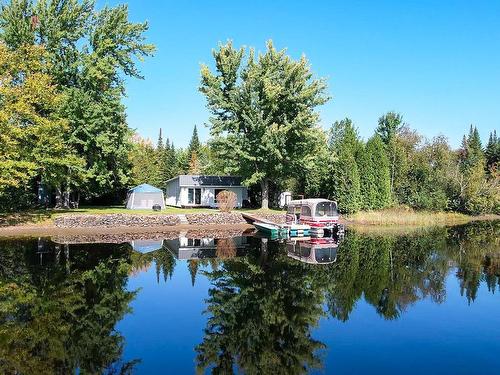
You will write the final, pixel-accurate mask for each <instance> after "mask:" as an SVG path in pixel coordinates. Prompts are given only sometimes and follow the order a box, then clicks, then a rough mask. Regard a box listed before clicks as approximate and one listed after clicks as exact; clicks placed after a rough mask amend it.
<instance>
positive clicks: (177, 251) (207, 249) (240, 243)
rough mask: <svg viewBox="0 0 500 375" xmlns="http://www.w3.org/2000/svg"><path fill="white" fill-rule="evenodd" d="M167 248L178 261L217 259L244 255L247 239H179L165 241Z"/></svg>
mask: <svg viewBox="0 0 500 375" xmlns="http://www.w3.org/2000/svg"><path fill="white" fill-rule="evenodd" d="M164 245H165V247H166V248H167V249H168V250H170V252H171V253H172V255H173V256H174V257H176V258H177V259H181V260H187V259H203V258H216V257H218V256H222V255H223V254H224V255H226V256H227V254H228V253H231V254H232V253H234V254H233V255H234V256H240V255H243V253H244V252H245V250H246V248H247V246H248V239H247V237H233V238H187V237H179V238H176V239H174V240H165V242H164Z"/></svg>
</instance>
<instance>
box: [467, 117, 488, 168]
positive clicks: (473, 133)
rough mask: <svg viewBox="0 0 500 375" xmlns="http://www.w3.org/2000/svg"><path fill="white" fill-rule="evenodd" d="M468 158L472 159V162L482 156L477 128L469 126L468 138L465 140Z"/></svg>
mask: <svg viewBox="0 0 500 375" xmlns="http://www.w3.org/2000/svg"><path fill="white" fill-rule="evenodd" d="M467 145H468V157H469V158H472V159H473V162H475V161H477V160H478V159H479V158H482V157H483V156H484V154H483V147H482V144H481V137H480V136H479V132H478V130H477V128H476V127H475V126H474V127H473V126H472V125H471V126H470V131H469V136H468V138H467Z"/></svg>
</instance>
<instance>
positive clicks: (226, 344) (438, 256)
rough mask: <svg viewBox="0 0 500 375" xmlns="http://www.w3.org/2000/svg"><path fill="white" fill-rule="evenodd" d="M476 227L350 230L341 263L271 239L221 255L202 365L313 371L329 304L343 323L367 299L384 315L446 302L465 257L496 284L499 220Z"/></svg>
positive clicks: (467, 266)
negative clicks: (314, 332) (316, 259)
mask: <svg viewBox="0 0 500 375" xmlns="http://www.w3.org/2000/svg"><path fill="white" fill-rule="evenodd" d="M472 227H473V228H474V229H471V228H472ZM472 227H471V226H468V227H467V228H469V229H467V231H466V232H464V230H465V228H461V229H460V228H455V229H447V228H438V229H432V230H425V231H422V232H417V233H413V234H409V235H403V236H396V235H392V236H377V235H375V236H365V235H360V234H357V233H356V232H349V233H348V234H347V236H346V238H345V239H344V241H343V242H342V243H340V245H339V248H338V252H337V261H336V262H335V263H333V264H328V265H308V264H305V263H302V262H299V261H295V260H293V259H291V258H288V257H285V256H284V254H285V253H286V250H285V249H281V248H280V246H281V245H278V244H276V243H272V242H268V243H267V244H266V243H264V242H263V243H262V246H261V245H259V249H254V252H253V253H250V254H249V255H248V256H247V257H245V258H232V259H226V260H224V261H219V262H218V267H216V266H214V265H213V266H212V270H211V271H207V272H206V275H207V276H208V277H209V279H210V280H211V282H212V288H211V289H210V292H209V296H210V297H209V299H208V300H207V304H208V309H207V310H208V312H209V314H210V317H209V320H208V323H207V327H206V330H205V337H204V340H203V342H202V343H201V344H200V345H199V346H198V347H197V352H198V355H197V360H198V366H199V370H200V371H203V370H204V369H207V368H211V369H212V371H213V373H231V372H232V371H233V370H236V369H241V370H242V372H245V373H250V374H253V373H280V372H283V373H302V372H306V370H307V368H309V367H314V366H319V365H320V361H319V359H318V357H317V350H318V349H320V348H322V347H323V345H322V344H321V343H319V342H317V341H315V340H314V339H313V338H312V337H311V335H310V327H311V326H314V325H315V324H316V323H317V321H318V319H319V317H320V316H321V315H322V313H323V306H322V304H323V302H326V306H327V307H328V312H329V313H330V315H332V316H333V317H335V318H337V319H339V320H341V321H346V320H348V319H349V315H350V313H351V312H352V311H353V309H354V307H355V305H356V302H357V301H358V300H359V299H360V298H361V297H363V298H364V299H365V300H366V302H367V303H369V304H371V305H372V306H373V307H374V308H375V310H376V311H377V313H378V314H380V315H381V316H382V317H384V318H385V319H397V318H398V317H399V316H400V315H401V314H402V313H404V311H406V310H407V308H408V307H409V306H411V305H412V304H414V303H416V302H417V301H419V300H421V299H424V298H427V299H430V300H432V301H433V302H435V303H442V302H443V301H444V300H445V297H446V295H445V291H446V286H445V282H446V277H447V275H448V274H449V271H450V269H454V268H455V267H456V265H457V264H458V267H459V274H458V276H459V277H460V278H462V277H464V278H465V277H466V276H464V275H470V274H471V273H473V274H476V275H477V276H475V277H474V278H472V280H481V281H482V280H484V282H485V283H486V284H487V285H488V287H489V288H490V290H494V288H496V285H497V284H498V282H499V281H498V280H499V277H498V275H499V272H498V271H499V264H500V254H499V252H498V250H497V249H498V238H499V236H498V226H496V227H495V226H493V227H491V226H490V227H482V226H479V227H478V226H477V225H472ZM495 228H496V229H495ZM457 230H458V232H457ZM495 254H496V255H495ZM460 257H461V258H460ZM470 284H471V282H465V285H470ZM476 284H477V283H476ZM476 284H474V283H473V285H476Z"/></svg>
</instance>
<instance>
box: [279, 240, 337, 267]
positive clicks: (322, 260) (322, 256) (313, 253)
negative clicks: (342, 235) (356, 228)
mask: <svg viewBox="0 0 500 375" xmlns="http://www.w3.org/2000/svg"><path fill="white" fill-rule="evenodd" d="M337 247H338V242H337V240H336V239H333V238H300V237H298V238H292V239H290V240H288V241H286V249H287V252H288V256H289V257H291V258H293V259H296V260H299V261H301V262H304V263H310V264H329V263H333V262H335V261H336V260H337Z"/></svg>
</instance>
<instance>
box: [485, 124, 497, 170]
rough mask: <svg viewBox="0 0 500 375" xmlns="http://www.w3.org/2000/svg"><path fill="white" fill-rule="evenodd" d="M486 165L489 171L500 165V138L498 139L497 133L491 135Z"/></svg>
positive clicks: (486, 154) (486, 151) (487, 148)
mask: <svg viewBox="0 0 500 375" xmlns="http://www.w3.org/2000/svg"><path fill="white" fill-rule="evenodd" d="M485 156H486V163H487V167H488V169H491V167H492V166H494V165H496V164H498V163H500V138H498V137H497V131H496V130H494V131H493V132H491V133H490V138H489V140H488V144H487V145H486V150H485Z"/></svg>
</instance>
